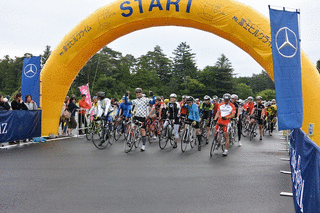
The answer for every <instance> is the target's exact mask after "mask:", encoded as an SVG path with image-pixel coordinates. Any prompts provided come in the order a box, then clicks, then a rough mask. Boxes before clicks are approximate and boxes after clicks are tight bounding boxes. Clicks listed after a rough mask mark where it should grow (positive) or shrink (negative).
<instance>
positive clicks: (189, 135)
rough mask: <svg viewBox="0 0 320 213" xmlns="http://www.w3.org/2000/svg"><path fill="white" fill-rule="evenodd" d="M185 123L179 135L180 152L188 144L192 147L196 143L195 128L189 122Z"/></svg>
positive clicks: (183, 150)
mask: <svg viewBox="0 0 320 213" xmlns="http://www.w3.org/2000/svg"><path fill="white" fill-rule="evenodd" d="M185 125H186V126H187V128H185V129H184V130H183V133H182V137H181V151H182V153H184V152H185V151H186V149H187V146H188V144H190V147H191V148H193V147H194V146H195V144H196V137H195V129H194V128H193V127H192V126H191V124H188V123H186V124H185Z"/></svg>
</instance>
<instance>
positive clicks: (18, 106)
mask: <svg viewBox="0 0 320 213" xmlns="http://www.w3.org/2000/svg"><path fill="white" fill-rule="evenodd" d="M11 107H12V110H28V107H27V106H26V105H25V104H24V103H23V101H22V94H21V93H18V94H16V95H15V96H14V100H13V101H12V102H11Z"/></svg>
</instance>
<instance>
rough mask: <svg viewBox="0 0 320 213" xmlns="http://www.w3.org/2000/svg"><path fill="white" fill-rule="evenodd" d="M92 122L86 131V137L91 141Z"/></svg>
mask: <svg viewBox="0 0 320 213" xmlns="http://www.w3.org/2000/svg"><path fill="white" fill-rule="evenodd" d="M92 129H93V128H92V123H91V124H90V125H89V127H88V129H87V132H86V138H87V140H88V141H89V140H91V138H92V132H93V131H92Z"/></svg>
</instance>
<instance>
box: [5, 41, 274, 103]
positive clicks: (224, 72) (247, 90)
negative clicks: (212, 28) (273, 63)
mask: <svg viewBox="0 0 320 213" xmlns="http://www.w3.org/2000/svg"><path fill="white" fill-rule="evenodd" d="M50 54H51V47H50V46H48V45H47V46H46V47H45V50H44V53H43V57H42V63H43V64H45V63H46V61H47V60H48V58H49V56H50ZM195 55H196V54H195V53H192V49H191V47H190V46H189V45H188V44H187V43H186V42H182V43H180V44H179V45H178V46H177V48H176V49H174V51H173V58H172V59H170V58H169V57H168V56H166V55H165V54H164V53H163V50H162V49H161V47H160V46H155V47H154V49H153V50H152V51H148V52H147V53H146V54H145V55H141V56H140V57H139V58H135V57H134V56H133V55H130V54H129V55H125V56H123V55H122V53H121V52H118V51H115V50H112V49H111V48H109V47H107V46H106V47H104V48H102V49H101V50H100V51H99V52H97V53H96V54H95V55H93V56H92V58H91V59H90V60H89V61H88V62H87V63H86V65H85V66H83V68H82V69H81V70H80V71H79V74H78V75H77V77H76V78H75V80H74V81H73V83H72V85H71V87H70V90H69V92H68V95H69V96H70V95H71V94H75V95H76V96H77V97H80V95H81V94H80V91H79V88H78V87H80V86H82V85H85V84H87V83H89V88H90V92H91V94H92V95H94V94H96V92H98V91H105V92H106V96H107V97H109V98H111V97H112V98H117V99H120V98H121V97H122V96H123V94H124V93H125V92H126V91H128V90H129V91H130V92H131V94H134V90H135V88H136V87H141V88H142V89H143V91H144V93H146V94H147V93H148V91H149V90H152V91H153V93H154V94H155V95H159V96H160V95H162V96H164V97H169V95H170V94H171V93H176V94H177V95H178V97H181V96H182V95H192V96H193V97H198V98H200V99H202V98H203V97H204V96H205V95H209V96H211V97H212V96H213V95H218V96H219V97H222V95H223V94H224V93H236V94H238V96H239V97H240V98H242V99H244V98H247V97H248V96H256V95H257V94H258V93H260V92H261V91H263V90H266V91H269V90H274V83H273V82H272V81H271V79H270V78H269V76H268V75H267V73H266V72H265V71H262V73H260V74H254V75H253V76H252V77H238V78H235V77H234V74H233V70H234V69H233V67H232V63H231V62H230V61H229V59H228V58H227V57H226V56H225V55H224V54H221V56H220V57H219V58H218V59H217V61H216V63H215V65H214V66H207V67H205V68H204V69H203V70H198V68H197V66H196V63H195ZM30 56H32V55H31V54H29V53H27V54H25V55H24V57H30ZM22 66H23V57H15V58H14V59H11V58H10V57H9V56H5V57H4V58H3V59H2V60H0V76H1V78H0V91H2V92H3V95H11V96H12V95H14V93H16V92H18V91H19V88H20V84H21V83H20V82H21V72H22ZM268 89H269V90H268ZM264 92H265V91H264ZM261 96H263V97H269V96H270V97H271V96H272V94H271V93H270V92H265V93H263V95H261Z"/></svg>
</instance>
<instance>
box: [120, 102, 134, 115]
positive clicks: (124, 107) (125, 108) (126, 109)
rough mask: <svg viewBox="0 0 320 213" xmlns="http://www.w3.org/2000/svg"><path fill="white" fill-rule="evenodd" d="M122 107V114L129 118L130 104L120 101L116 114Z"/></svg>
mask: <svg viewBox="0 0 320 213" xmlns="http://www.w3.org/2000/svg"><path fill="white" fill-rule="evenodd" d="M121 109H122V115H123V116H124V117H126V118H131V117H132V113H131V105H129V104H125V103H121V104H120V106H119V109H118V112H117V116H119V113H120V110H121Z"/></svg>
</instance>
